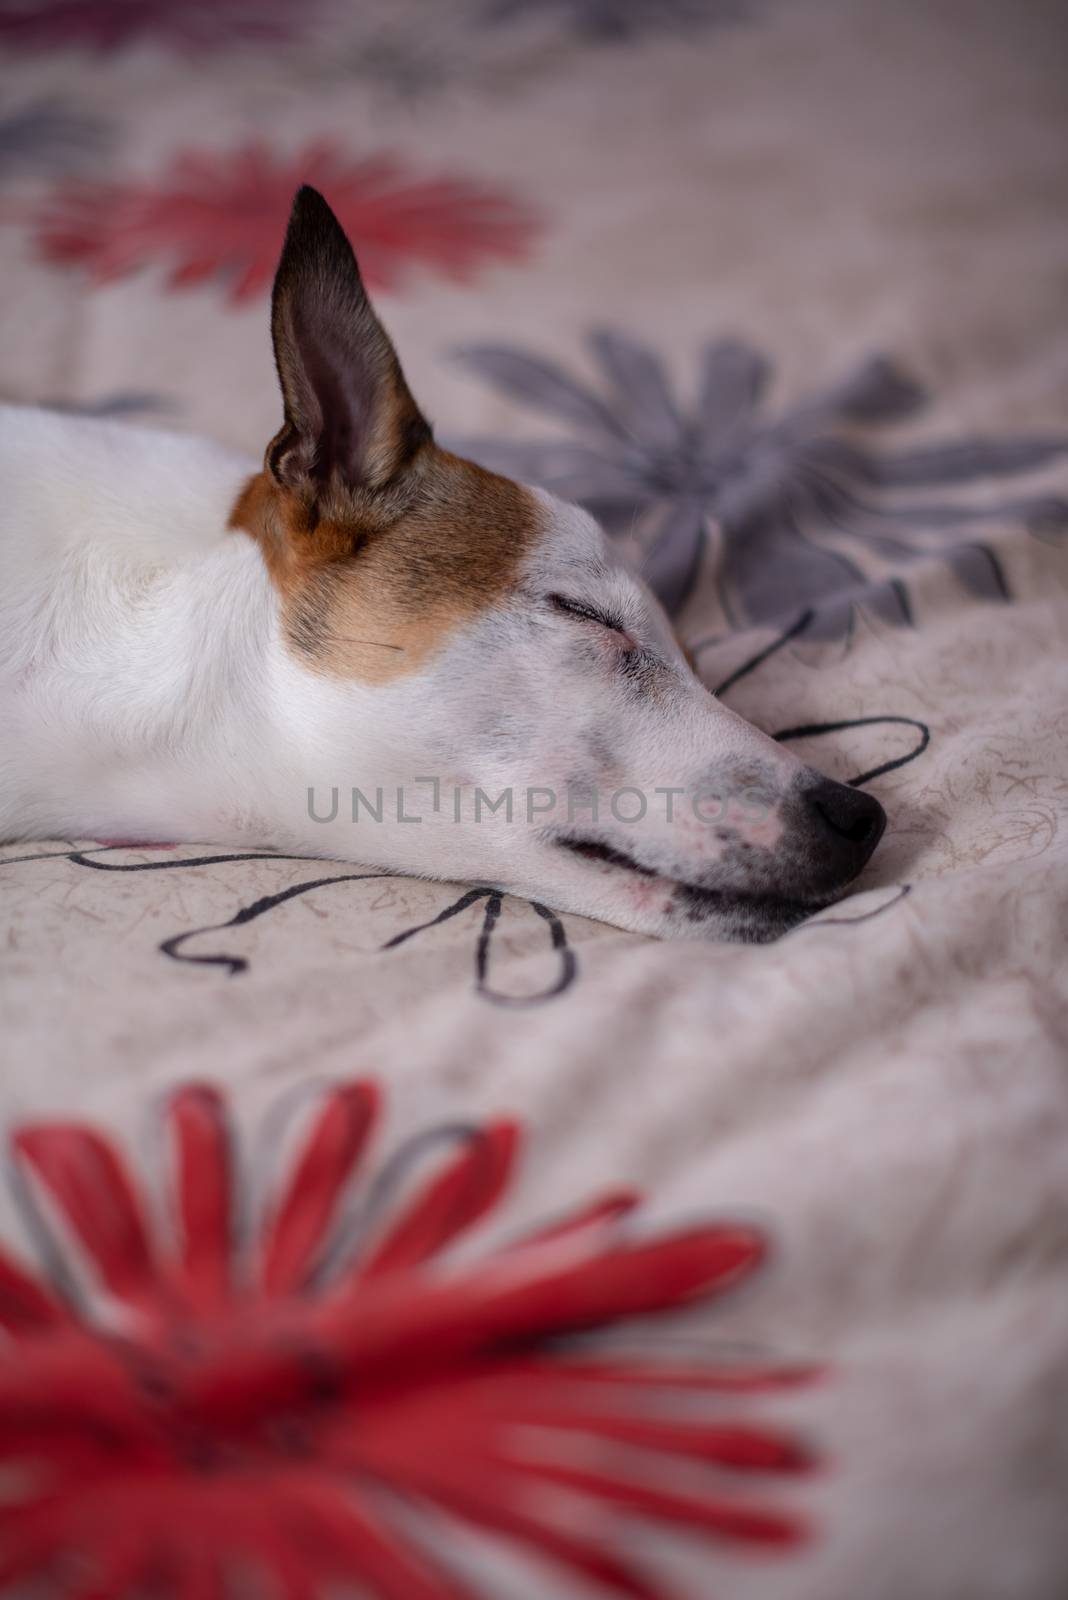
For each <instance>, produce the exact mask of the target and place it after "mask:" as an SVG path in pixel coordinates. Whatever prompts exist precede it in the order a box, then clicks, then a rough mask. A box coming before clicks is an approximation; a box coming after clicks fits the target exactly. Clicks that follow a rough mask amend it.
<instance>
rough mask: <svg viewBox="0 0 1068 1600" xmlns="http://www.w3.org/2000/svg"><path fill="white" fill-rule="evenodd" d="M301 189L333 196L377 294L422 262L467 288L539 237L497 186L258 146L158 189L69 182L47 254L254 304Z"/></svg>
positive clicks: (40, 227)
mask: <svg viewBox="0 0 1068 1600" xmlns="http://www.w3.org/2000/svg"><path fill="white" fill-rule="evenodd" d="M302 183H310V184H312V185H313V186H314V187H315V188H317V189H319V190H321V191H322V192H323V193H324V194H325V195H326V198H327V199H328V200H329V202H330V204H331V206H332V207H333V208H334V211H335V212H336V213H337V216H338V219H339V221H340V222H341V225H342V227H343V228H344V229H345V231H346V232H347V233H348V235H349V237H350V238H351V240H352V242H353V245H354V246H355V249H356V253H357V255H358V257H359V260H360V268H361V270H362V272H363V275H364V278H365V280H366V282H367V283H368V285H369V286H370V287H371V288H392V287H394V286H395V285H396V284H397V283H398V282H399V281H400V279H401V277H402V275H403V273H404V271H405V269H406V268H407V267H409V266H411V265H412V264H413V263H416V262H419V263H422V264H423V265H424V266H428V267H432V268H434V269H435V270H437V271H438V272H441V273H442V274H444V275H445V276H446V277H448V278H453V279H455V280H457V281H462V280H464V279H465V278H467V277H468V276H469V275H470V274H471V272H472V271H473V270H474V268H475V267H477V266H478V265H479V264H480V263H481V262H483V261H487V260H492V259H500V260H510V259H518V258H520V257H522V256H523V255H525V253H526V252H527V250H528V248H529V246H530V243H531V240H532V237H533V233H534V227H535V224H534V220H533V217H532V216H531V215H530V214H529V213H527V212H526V211H525V210H523V209H522V208H521V207H520V206H519V205H517V204H516V203H515V202H514V201H513V200H511V199H509V197H508V196H507V195H506V194H503V193H502V192H501V191H499V190H497V189H495V188H492V187H490V186H489V185H486V184H481V183H473V182H469V181H467V180H465V179H461V178H429V179H428V178H414V177H411V176H409V175H408V173H407V172H406V171H405V168H404V166H403V165H402V163H401V162H399V161H397V160H395V159H393V158H392V157H389V156H375V157H372V158H370V159H369V160H366V161H359V162H352V161H348V160H346V159H345V157H344V156H343V155H342V154H341V153H340V152H339V151H338V150H337V149H336V148H335V147H334V146H332V145H330V144H325V143H323V144H314V145H310V146H309V147H308V148H307V149H305V150H304V151H303V152H302V153H301V154H300V155H298V156H296V157H294V158H293V159H292V160H289V161H285V160H280V159H276V158H275V157H274V156H273V155H272V154H271V152H270V151H269V150H268V149H267V148H266V147H265V146H264V145H262V144H251V145H247V146H245V147H244V148H243V149H240V150H237V151H234V152H232V153H231V154H228V155H225V156H222V157H215V156H212V155H208V154H204V153H196V152H186V153H185V154H183V155H180V156H178V157H177V159H176V160H175V162H174V164H173V165H172V167H171V169H170V171H169V172H168V173H167V174H166V175H165V176H164V177H163V179H162V180H161V181H160V182H159V183H156V184H153V183H136V182H130V183H108V182H95V181H88V180H85V181H74V182H68V183H65V184H64V185H63V186H62V187H61V188H60V189H58V190H57V191H56V193H55V194H54V195H53V197H52V199H51V200H50V201H49V202H47V203H46V205H45V207H44V209H43V211H41V212H40V213H39V214H38V216H37V218H36V226H37V240H38V245H39V248H40V250H41V253H42V254H43V256H44V257H45V259H46V260H49V261H55V262H59V263H62V264H66V265H75V266H82V267H85V268H86V270H87V271H88V272H89V273H90V274H91V276H92V278H93V279H94V281H95V282H97V283H104V282H106V281H108V280H109V279H113V278H121V277H125V276H126V275H127V274H129V273H131V272H133V271H135V270H136V269H137V268H138V267H142V266H145V265H147V264H149V263H151V262H155V261H166V262H170V263H172V264H173V270H172V273H171V278H170V283H171V287H172V288H183V287H187V286H188V285H190V284H194V283H200V282H201V281H203V280H205V279H208V278H225V279H227V280H228V281H229V282H230V284H231V297H232V299H233V300H235V301H241V300H248V299H250V298H251V297H252V296H254V295H257V294H260V293H262V292H263V291H264V290H266V289H267V288H268V287H269V286H270V283H271V280H272V278H273V276H274V270H275V267H276V266H277V264H278V256H279V252H280V250H281V246H282V236H283V234H284V233H285V226H286V220H287V218H288V216H289V210H290V206H291V205H292V202H293V195H294V193H295V191H296V190H297V189H298V188H299V186H300V185H301V184H302Z"/></svg>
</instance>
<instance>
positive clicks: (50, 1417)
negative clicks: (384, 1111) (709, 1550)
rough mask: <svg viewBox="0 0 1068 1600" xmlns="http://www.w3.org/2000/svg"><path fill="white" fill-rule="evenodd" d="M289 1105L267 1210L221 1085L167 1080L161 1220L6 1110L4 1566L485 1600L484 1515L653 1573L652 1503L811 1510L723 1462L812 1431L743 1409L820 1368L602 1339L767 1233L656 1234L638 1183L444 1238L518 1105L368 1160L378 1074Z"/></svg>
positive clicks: (703, 1230) (754, 1544) (791, 1526)
mask: <svg viewBox="0 0 1068 1600" xmlns="http://www.w3.org/2000/svg"><path fill="white" fill-rule="evenodd" d="M303 1110H304V1112H305V1113H306V1114H305V1115H304V1116H301V1115H300V1111H301V1108H300V1107H299V1106H298V1105H296V1104H295V1103H294V1102H293V1101H292V1100H290V1101H289V1102H288V1104H286V1105H283V1107H282V1112H283V1113H284V1115H282V1116H279V1115H278V1114H277V1112H276V1113H275V1114H274V1115H272V1116H271V1117H269V1118H268V1122H267V1124H266V1130H265V1135H266V1137H265V1142H266V1143H268V1144H270V1146H272V1147H277V1146H278V1145H279V1143H287V1142H288V1143H290V1145H291V1155H290V1160H289V1170H288V1176H286V1177H285V1179H284V1181H282V1182H281V1183H279V1184H277V1185H271V1186H270V1192H269V1195H268V1199H267V1201H266V1203H265V1204H263V1205H262V1207H261V1208H260V1212H259V1214H258V1215H252V1214H251V1213H252V1211H253V1209H254V1208H253V1207H251V1205H250V1204H249V1202H248V1198H247V1196H243V1195H242V1193H241V1190H242V1187H243V1186H242V1185H241V1184H240V1183H239V1181H238V1178H237V1172H238V1170H239V1168H240V1166H241V1163H240V1161H239V1160H238V1159H237V1153H236V1149H235V1143H234V1139H233V1136H232V1133H231V1129H230V1127H229V1125H228V1120H227V1115H226V1108H225V1104H224V1101H223V1099H222V1097H221V1095H219V1094H218V1093H217V1092H216V1091H215V1090H213V1089H211V1088H208V1087H205V1086H196V1085H194V1086H191V1087H187V1088H183V1089H180V1090H179V1091H178V1092H177V1093H176V1094H175V1095H174V1096H173V1097H172V1099H171V1100H170V1101H169V1104H168V1105H167V1107H166V1110H165V1115H164V1119H163V1127H164V1150H163V1151H162V1152H161V1159H160V1160H159V1161H158V1162H157V1163H155V1165H156V1167H157V1169H158V1170H159V1171H160V1172H163V1173H166V1174H167V1175H168V1177H169V1186H170V1197H169V1204H167V1205H165V1206H162V1205H157V1207H156V1208H155V1210H156V1211H157V1212H159V1214H160V1221H159V1223H157V1225H156V1226H153V1225H152V1224H151V1223H150V1220H149V1218H150V1203H149V1199H148V1197H147V1196H146V1194H145V1193H144V1192H143V1190H142V1188H141V1187H140V1185H139V1184H138V1182H137V1181H136V1180H135V1178H134V1177H133V1176H132V1175H131V1173H130V1171H129V1170H128V1169H127V1167H126V1165H125V1163H124V1161H123V1158H122V1156H121V1154H120V1153H119V1152H118V1151H117V1150H116V1149H115V1148H114V1146H113V1145H112V1144H111V1143H109V1142H108V1141H107V1140H106V1139H105V1138H103V1137H102V1136H101V1135H100V1134H98V1133H96V1132H94V1131H93V1130H92V1129H90V1128H88V1127H85V1126H83V1125H81V1124H78V1123H48V1124H43V1125H40V1124H39V1125H31V1126H26V1127H22V1128H20V1129H17V1130H16V1131H15V1133H14V1135H13V1138H12V1150H13V1155H14V1162H13V1166H12V1170H13V1173H14V1175H15V1190H14V1192H15V1195H16V1199H17V1200H18V1203H19V1206H20V1208H21V1210H22V1212H23V1214H24V1216H25V1218H26V1221H27V1226H28V1228H29V1230H30V1233H31V1234H32V1236H33V1237H34V1238H35V1239H36V1240H37V1241H38V1243H39V1245H40V1247H41V1249H42V1253H43V1255H44V1257H45V1259H46V1261H47V1263H48V1273H47V1276H46V1279H45V1280H38V1279H37V1278H35V1277H34V1276H33V1275H32V1274H31V1273H30V1271H29V1270H27V1268H26V1267H25V1266H23V1265H21V1264H20V1263H19V1262H18V1261H16V1259H15V1258H14V1257H13V1256H10V1255H3V1254H0V1329H3V1330H4V1331H5V1332H6V1333H7V1335H8V1336H9V1338H8V1340H7V1341H6V1345H5V1344H0V1471H2V1475H3V1478H4V1483H5V1492H4V1495H3V1497H0V1587H9V1586H14V1585H22V1584H25V1583H26V1582H27V1581H30V1582H38V1583H39V1582H42V1581H49V1580H50V1582H51V1592H52V1593H53V1594H59V1595H64V1596H73V1595H74V1594H77V1595H79V1596H85V1595H89V1594H92V1595H94V1596H96V1595H100V1596H102V1595H107V1596H108V1597H109V1600H124V1597H126V1596H128V1595H132V1594H134V1593H135V1592H137V1593H142V1592H148V1593H151V1594H152V1595H153V1596H156V1597H159V1600H170V1597H174V1600H204V1597H209V1596H210V1597H221V1596H223V1595H225V1594H228V1593H230V1592H231V1590H230V1583H231V1581H232V1580H233V1579H235V1578H236V1579H238V1580H240V1582H243V1583H245V1584H251V1588H250V1589H249V1590H248V1592H254V1593H268V1592H269V1593H271V1594H272V1595H273V1594H275V1593H277V1594H278V1595H279V1596H282V1597H285V1600H314V1597H316V1596H319V1595H321V1594H325V1593H326V1592H327V1590H328V1589H331V1588H332V1587H333V1586H336V1585H337V1584H346V1583H347V1584H350V1585H351V1584H356V1585H358V1587H359V1592H360V1594H361V1595H364V1594H366V1595H367V1596H368V1597H369V1600H487V1592H486V1591H483V1590H478V1589H474V1588H471V1587H469V1585H468V1580H467V1579H466V1578H463V1579H462V1578H461V1577H460V1576H459V1575H458V1572H457V1571H455V1570H453V1568H454V1563H453V1562H452V1561H450V1557H449V1542H448V1530H449V1527H450V1525H453V1526H455V1525H456V1524H466V1525H467V1527H468V1530H469V1534H470V1531H471V1530H476V1531H477V1530H481V1531H483V1532H488V1533H490V1534H492V1535H494V1536H496V1537H497V1538H498V1539H500V1538H502V1537H503V1538H504V1539H505V1540H507V1541H508V1542H510V1544H511V1545H512V1547H513V1548H514V1550H515V1551H516V1552H517V1553H519V1554H522V1553H523V1552H531V1553H533V1554H535V1555H536V1556H537V1557H538V1558H539V1559H541V1560H543V1561H544V1560H546V1559H548V1560H549V1561H551V1562H554V1563H555V1564H556V1566H557V1568H558V1569H559V1572H560V1575H561V1577H566V1576H568V1575H571V1576H573V1577H575V1576H577V1577H580V1578H582V1579H584V1580H587V1581H592V1582H593V1583H594V1585H595V1586H598V1587H599V1589H600V1590H601V1591H602V1592H605V1593H608V1594H613V1595H616V1596H621V1595H622V1596H630V1597H639V1600H663V1597H664V1596H665V1595H666V1594H667V1590H665V1589H664V1588H663V1587H662V1586H661V1585H660V1583H659V1582H658V1581H657V1579H656V1577H655V1576H654V1575H653V1574H651V1573H649V1572H647V1571H645V1570H644V1568H643V1567H642V1566H640V1565H639V1563H638V1561H637V1559H635V1558H634V1557H633V1556H632V1555H631V1553H630V1551H631V1549H632V1548H633V1546H634V1540H633V1538H630V1539H629V1540H628V1537H627V1534H628V1530H630V1531H631V1532H633V1528H634V1526H635V1523H636V1522H637V1525H638V1526H640V1525H641V1524H642V1523H643V1522H646V1523H653V1524H661V1525H668V1526H680V1527H682V1528H684V1529H687V1530H690V1531H691V1532H692V1533H698V1534H701V1535H704V1536H705V1537H707V1538H710V1539H714V1540H717V1541H719V1543H720V1545H721V1546H722V1547H723V1548H725V1549H726V1548H730V1547H731V1546H735V1545H737V1546H741V1545H744V1546H747V1547H750V1548H760V1547H775V1548H778V1549H780V1550H782V1549H783V1548H786V1547H790V1546H793V1545H796V1544H797V1543H798V1542H799V1541H800V1540H801V1539H802V1538H803V1537H804V1531H805V1530H804V1528H803V1525H802V1524H801V1522H800V1521H799V1519H798V1518H797V1516H796V1515H795V1514H793V1513H789V1514H788V1513H786V1512H784V1511H782V1510H780V1509H777V1508H776V1507H775V1506H774V1505H772V1506H768V1505H767V1504H766V1503H765V1501H764V1499H763V1498H757V1499H754V1498H752V1496H751V1495H750V1494H746V1493H740V1492H739V1489H740V1488H741V1487H744V1483H746V1482H752V1483H756V1484H759V1483H761V1482H762V1481H763V1480H764V1478H765V1477H766V1476H769V1475H771V1476H772V1477H774V1476H776V1475H782V1474H796V1473H798V1472H800V1471H803V1470H804V1469H805V1468H806V1467H807V1466H808V1465H809V1464H810V1462H809V1457H808V1455H807V1453H806V1452H805V1450H804V1449H803V1448H802V1447H801V1446H800V1445H799V1444H798V1442H797V1441H796V1440H795V1439H793V1438H792V1437H791V1436H789V1435H787V1434H784V1433H782V1432H780V1431H778V1430H775V1429H773V1428H771V1427H769V1426H767V1425H766V1424H765V1423H763V1422H762V1423H761V1424H760V1425H759V1426H756V1425H752V1424H748V1423H746V1422H745V1421H744V1420H739V1418H738V1414H737V1409H736V1408H737V1404H738V1402H739V1397H743V1398H744V1394H745V1392H747V1391H752V1390H773V1389H775V1388H778V1387H782V1386H784V1385H790V1384H797V1383H801V1382H804V1381H806V1379H808V1378H810V1377H811V1376H813V1374H812V1373H811V1372H806V1371H803V1370H800V1369H796V1368H795V1369H790V1370H787V1369H784V1368H780V1367H775V1366H752V1365H751V1366H749V1367H741V1366H737V1365H720V1366H716V1365H705V1364H697V1365H695V1366H691V1367H688V1368H683V1367H681V1366H680V1365H678V1364H677V1363H676V1364H668V1363H666V1362H665V1361H664V1360H662V1359H661V1360H658V1361H652V1360H649V1359H648V1358H646V1357H644V1356H643V1357H639V1358H638V1359H633V1358H624V1357H623V1355H622V1354H621V1353H620V1352H619V1350H618V1348H617V1349H615V1350H614V1351H612V1352H607V1351H605V1350H604V1349H603V1348H600V1349H599V1347H598V1343H597V1339H596V1334H597V1331H598V1330H603V1329H606V1328H608V1327H610V1326H611V1325H612V1324H615V1323H618V1322H620V1321H622V1320H624V1319H626V1320H628V1321H629V1320H630V1319H640V1318H644V1317H648V1316H651V1315H653V1314H655V1313H661V1314H663V1313H668V1312H671V1311H673V1310H675V1309H677V1308H680V1307H683V1306H686V1305H688V1304H690V1303H691V1302H693V1301H694V1300H696V1299H698V1298H701V1297H710V1296H715V1295H717V1294H722V1293H724V1292H727V1291H728V1290H730V1289H732V1288H733V1287H734V1286H735V1285H736V1284H738V1283H739V1282H740V1281H741V1280H742V1279H743V1278H745V1277H746V1275H747V1274H748V1273H750V1272H751V1271H752V1270H753V1268H754V1267H755V1266H756V1264H757V1263H758V1261H759V1260H760V1258H761V1255H762V1251H763V1245H762V1240H761V1237H760V1235H759V1234H757V1233H755V1232H754V1231H752V1230H751V1229H749V1228H744V1227H739V1226H734V1225H731V1224H728V1223H709V1224H706V1225H702V1226H694V1227H688V1228H686V1229H680V1230H676V1231H673V1232H667V1233H662V1234H660V1235H652V1236H650V1235H648V1234H646V1235H642V1234H641V1233H639V1232H637V1231H635V1230H634V1229H633V1226H632V1222H633V1217H634V1213H635V1210H636V1207H637V1200H636V1197H635V1196H633V1195H630V1194H616V1195H609V1196H605V1197H602V1198H601V1199H600V1200H598V1201H596V1202H594V1203H593V1204H590V1205H587V1206H585V1207H584V1208H582V1209H580V1210H578V1211H575V1212H573V1213H572V1214H570V1215H567V1216H565V1217H563V1218H561V1219H558V1220H556V1221H554V1222H553V1223H552V1224H551V1225H549V1226H544V1227H542V1228H540V1229H538V1230H536V1231H534V1232H528V1233H526V1234H525V1235H523V1236H520V1237H519V1238H517V1239H515V1240H513V1242H512V1243H510V1244H508V1245H506V1246H503V1247H502V1246H500V1245H498V1246H496V1247H495V1248H487V1247H484V1248H483V1249H482V1250H481V1251H473V1250H472V1249H471V1248H467V1249H466V1250H465V1251H464V1252H463V1253H459V1254H458V1253H457V1252H456V1251H454V1250H452V1249H451V1248H450V1247H453V1246H455V1245H457V1244H458V1243H459V1241H460V1240H461V1237H462V1236H464V1235H466V1234H467V1233H468V1232H469V1230H471V1229H472V1228H474V1226H475V1224H476V1223H478V1222H480V1221H481V1220H482V1219H484V1218H485V1217H487V1216H488V1214H489V1213H490V1212H491V1211H492V1210H493V1208H494V1206H495V1205H496V1203H497V1201H498V1200H499V1199H500V1197H501V1195H502V1193H503V1191H504V1189H505V1187H506V1185H507V1183H508V1180H509V1178H510V1176H511V1173H512V1169H513V1167H514V1164H515V1158H516V1153H517V1146H518V1140H519V1131H518V1129H517V1127H516V1126H515V1124H514V1123H511V1122H497V1123H493V1124H491V1125H489V1126H487V1127H464V1126H457V1125H449V1126H446V1127H443V1128H437V1129H432V1130H430V1131H429V1132H427V1133H424V1134H423V1135H421V1136H420V1137H418V1138H416V1139H413V1140H411V1141H409V1142H408V1143H407V1144H406V1145H404V1146H402V1147H401V1149H400V1150H398V1152H397V1153H396V1154H395V1155H394V1156H393V1157H392V1159H391V1160H389V1161H388V1162H386V1164H385V1166H384V1167H383V1168H382V1169H381V1170H380V1171H379V1172H378V1174H377V1176H376V1177H375V1178H373V1179H372V1180H371V1181H370V1182H369V1183H367V1182H361V1181H360V1171H359V1169H360V1168H361V1166H362V1165H363V1164H364V1162H365V1157H366V1153H367V1150H368V1147H369V1144H370V1141H371V1138H372V1132H373V1128H374V1124H375V1122H376V1119H377V1114H378V1093H377V1091H376V1089H375V1087H374V1085H373V1084H371V1083H367V1082H353V1083H348V1084H344V1085H341V1086H338V1087H335V1088H332V1089H330V1090H328V1091H325V1092H320V1093H319V1094H318V1096H317V1098H316V1100H315V1101H313V1102H312V1103H311V1104H310V1107H309V1106H308V1105H305V1106H304V1108H303ZM294 1122H298V1123H299V1125H298V1126H297V1128H296V1130H295V1137H294V1140H292V1141H287V1139H286V1134H287V1127H288V1125H289V1124H291V1123H294ZM428 1168H429V1170H428ZM164 1215H165V1221H166V1225H164ZM239 1217H240V1218H241V1220H240V1221H239V1220H238V1219H239ZM580 1335H582V1336H583V1337H582V1338H579V1337H578V1336H580ZM565 1338H566V1339H567V1341H568V1342H567V1343H564V1342H562V1341H563V1340H564V1339H565ZM728 1397H731V1398H732V1399H733V1404H731V1400H730V1399H729V1398H728ZM709 1467H711V1468H714V1469H715V1473H714V1474H713V1473H709V1476H708V1481H707V1482H706V1481H705V1478H704V1476H703V1473H704V1471H705V1470H706V1469H707V1468H709ZM728 1474H734V1475H736V1477H737V1479H738V1480H739V1482H738V1484H736V1485H734V1486H730V1487H728V1488H727V1489H724V1488H723V1482H724V1476H725V1475H728ZM431 1519H433V1520H431ZM241 1592H245V1590H244V1589H242V1590H241ZM346 1592H347V1591H346ZM553 1592H554V1593H561V1592H564V1591H561V1589H560V1588H559V1585H557V1586H556V1587H555V1588H554V1591H553ZM702 1600H703V1597H702Z"/></svg>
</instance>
